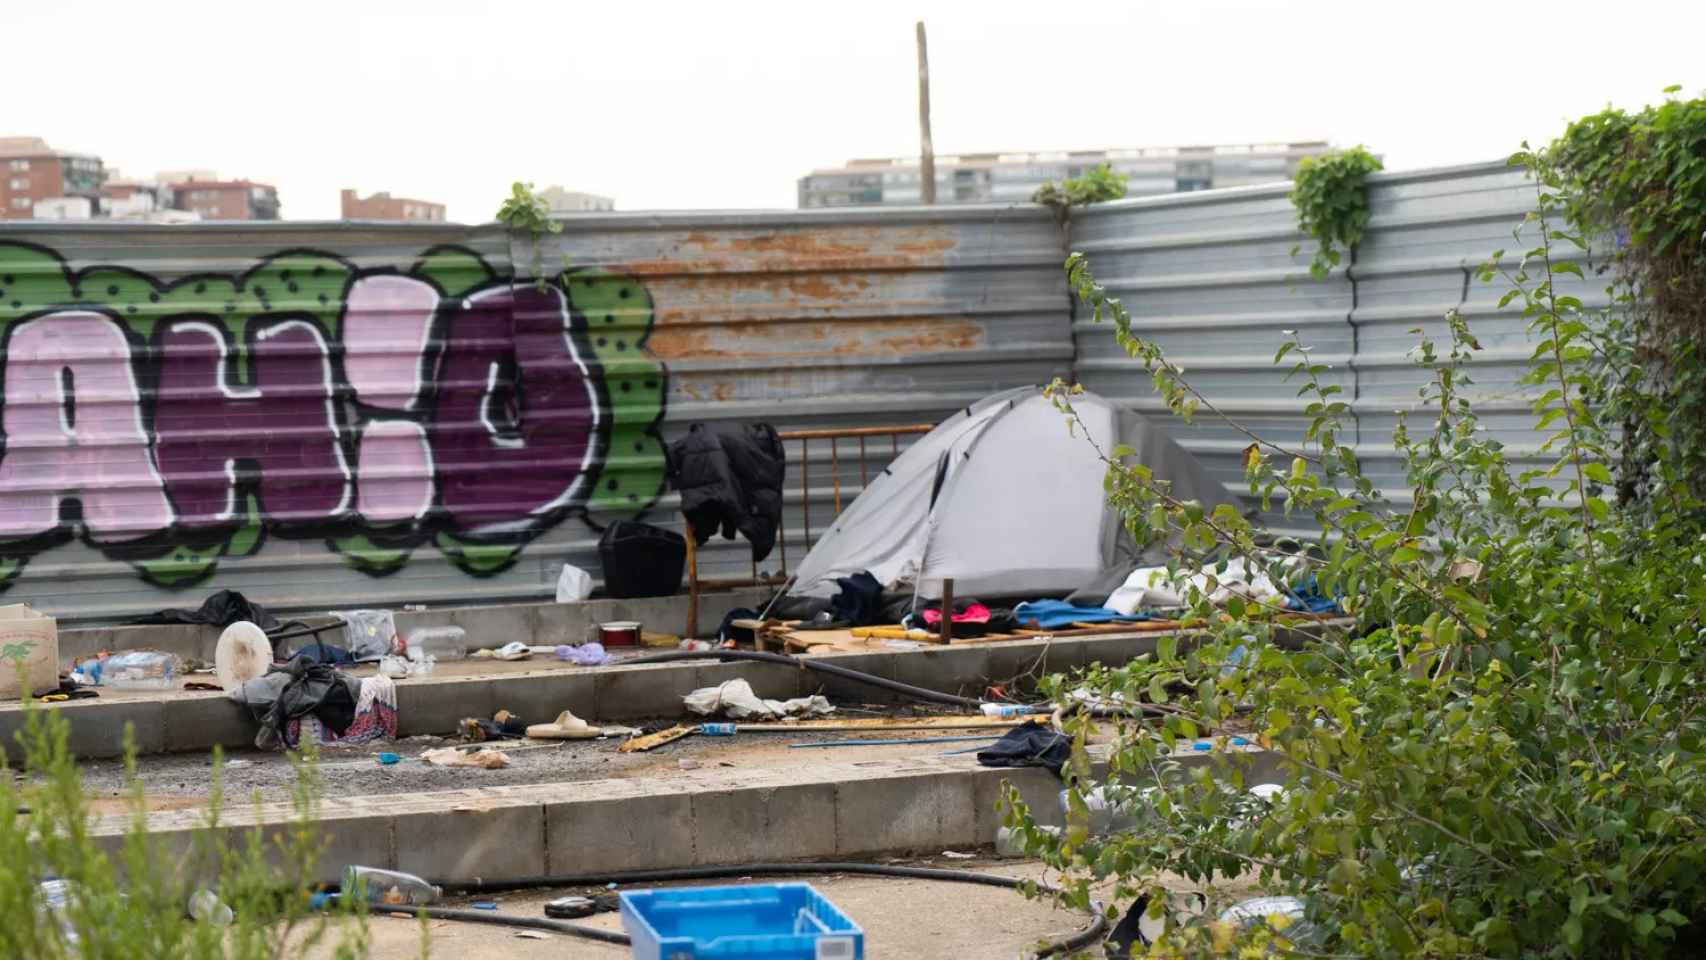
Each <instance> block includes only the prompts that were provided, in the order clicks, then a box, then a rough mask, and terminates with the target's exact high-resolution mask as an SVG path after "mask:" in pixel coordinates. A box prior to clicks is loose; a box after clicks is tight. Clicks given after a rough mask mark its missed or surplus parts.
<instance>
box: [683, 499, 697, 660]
mask: <svg viewBox="0 0 1706 960" xmlns="http://www.w3.org/2000/svg"><path fill="white" fill-rule="evenodd" d="M682 522H683V523H684V524H686V526H687V631H686V633H687V637H688V639H692V638H694V637H697V636H699V549H698V540H699V538H698V537H696V536H694V534H693V521H691V520H687V519H683V520H682Z"/></svg>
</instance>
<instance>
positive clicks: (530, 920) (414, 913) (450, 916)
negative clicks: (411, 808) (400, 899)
mask: <svg viewBox="0 0 1706 960" xmlns="http://www.w3.org/2000/svg"><path fill="white" fill-rule="evenodd" d="M368 910H370V911H371V912H373V913H384V914H392V915H395V916H399V917H418V916H420V915H421V914H423V913H424V914H426V915H427V916H428V917H431V918H432V919H434V920H461V921H464V922H467V923H489V924H492V925H493V926H498V927H525V928H526V929H528V930H549V931H551V932H552V933H566V934H569V935H570V936H574V937H585V938H586V939H588V940H599V941H602V942H604V943H614V944H620V945H622V946H627V944H628V935H627V934H625V933H617V932H616V931H614V930H600V929H599V928H597V927H585V926H582V925H580V924H578V923H569V922H568V921H566V920H547V919H546V918H544V917H518V916H515V915H514V914H505V913H494V912H492V911H490V910H457V909H454V908H452V907H411V906H408V905H406V904H383V903H376V904H373V905H372V906H370V907H368Z"/></svg>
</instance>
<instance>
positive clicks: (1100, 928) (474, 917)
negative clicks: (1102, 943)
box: [395, 863, 1108, 957]
mask: <svg viewBox="0 0 1706 960" xmlns="http://www.w3.org/2000/svg"><path fill="white" fill-rule="evenodd" d="M827 873H854V874H863V875H866V876H873V877H905V878H910V879H915V880H936V881H942V882H946V883H972V884H979V885H982V886H986V887H1002V888H1005V889H1008V890H1017V889H1020V888H1021V887H1022V886H1023V885H1024V883H1025V881H1023V880H1020V879H1016V878H1014V877H1004V876H1002V875H1000V874H996V873H978V872H976V871H973V870H952V869H945V868H942V867H902V866H890V865H888V864H879V863H746V864H735V865H733V866H726V867H679V868H674V869H668V870H628V871H624V872H621V873H605V874H582V875H579V876H575V875H569V876H551V877H523V878H520V879H516V880H475V881H471V882H457V881H449V882H446V883H443V884H440V886H442V887H443V888H444V889H445V890H449V891H456V892H461V893H484V892H496V891H503V890H519V889H525V888H532V887H592V886H604V885H605V884H610V883H616V884H633V883H664V882H671V881H676V880H712V879H717V878H721V877H758V876H800V875H802V874H808V875H810V874H827ZM1037 889H1038V890H1040V891H1042V892H1044V893H1050V894H1053V893H1059V890H1057V889H1056V888H1054V887H1051V886H1048V885H1047V884H1041V883H1039V884H1037ZM416 909H418V908H416ZM429 909H431V908H429ZM395 912H399V913H410V912H412V911H411V909H410V908H407V907H399V908H396V910H395ZM451 912H452V913H455V914H457V916H448V917H443V918H442V919H447V920H471V921H475V922H479V921H483V920H491V919H492V917H493V915H492V914H488V913H485V912H484V911H477V910H455V911H451ZM1089 912H1090V915H1091V918H1092V919H1091V922H1090V925H1089V926H1087V927H1085V928H1084V929H1082V930H1080V931H1078V932H1077V933H1074V934H1073V935H1071V936H1069V937H1063V938H1060V939H1058V940H1055V941H1053V942H1051V943H1049V944H1048V945H1047V946H1045V947H1044V948H1043V949H1042V951H1040V952H1039V953H1038V954H1037V956H1039V957H1047V956H1054V955H1057V954H1070V953H1073V952H1075V951H1078V950H1082V949H1084V948H1085V947H1087V946H1089V945H1090V944H1092V943H1096V942H1097V941H1099V940H1101V939H1102V938H1103V937H1104V936H1106V935H1107V930H1108V921H1107V918H1106V917H1104V916H1103V915H1102V906H1101V904H1099V903H1096V902H1095V901H1091V903H1090V910H1089ZM427 916H438V915H437V914H433V913H429V914H427ZM512 919H518V920H520V919H525V920H526V921H527V923H526V924H515V925H526V926H536V927H537V928H538V929H540V930H559V931H560V932H563V933H578V932H579V931H580V930H590V929H593V928H590V927H579V926H577V925H575V924H570V923H563V922H561V921H557V920H544V921H540V920H534V919H533V918H531V917H529V918H519V917H518V918H512ZM494 922H495V921H494ZM541 923H551V924H557V926H551V927H545V926H538V925H539V924H541ZM564 928H571V929H564ZM597 933H598V936H597V937H596V939H599V940H603V941H604V942H606V943H627V942H628V938H627V937H625V936H623V935H622V934H612V933H609V932H607V931H603V930H598V931H597ZM611 937H621V939H620V940H613V939H610V938H611Z"/></svg>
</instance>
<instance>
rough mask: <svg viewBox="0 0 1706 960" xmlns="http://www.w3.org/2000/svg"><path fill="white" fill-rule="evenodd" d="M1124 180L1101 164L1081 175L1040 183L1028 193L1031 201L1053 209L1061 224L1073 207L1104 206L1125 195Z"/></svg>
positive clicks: (1120, 175) (1113, 170)
mask: <svg viewBox="0 0 1706 960" xmlns="http://www.w3.org/2000/svg"><path fill="white" fill-rule="evenodd" d="M1126 180H1127V177H1126V175H1125V174H1123V173H1120V172H1118V171H1116V170H1115V169H1114V168H1113V167H1110V166H1108V165H1107V164H1105V163H1104V164H1102V165H1100V166H1097V167H1092V168H1091V169H1089V170H1086V171H1085V172H1084V173H1083V175H1081V176H1077V177H1072V178H1069V179H1067V180H1063V181H1054V180H1051V181H1049V182H1048V183H1045V184H1043V185H1042V186H1040V187H1038V188H1037V189H1036V192H1035V193H1032V194H1031V202H1032V203H1040V204H1043V205H1044V206H1047V207H1053V208H1054V211H1055V216H1056V217H1058V218H1059V219H1060V220H1061V221H1062V222H1064V221H1065V220H1066V218H1067V217H1068V216H1069V215H1070V214H1071V212H1072V208H1073V207H1083V206H1088V205H1089V204H1092V203H1106V202H1107V201H1109V200H1118V199H1120V198H1121V197H1123V196H1125V190H1126Z"/></svg>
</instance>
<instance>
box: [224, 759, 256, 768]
mask: <svg viewBox="0 0 1706 960" xmlns="http://www.w3.org/2000/svg"><path fill="white" fill-rule="evenodd" d="M254 762H255V761H253V760H227V761H225V769H227V770H229V769H231V768H232V767H246V766H248V765H249V764H251V763H254Z"/></svg>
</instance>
